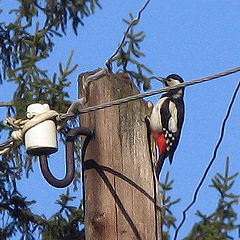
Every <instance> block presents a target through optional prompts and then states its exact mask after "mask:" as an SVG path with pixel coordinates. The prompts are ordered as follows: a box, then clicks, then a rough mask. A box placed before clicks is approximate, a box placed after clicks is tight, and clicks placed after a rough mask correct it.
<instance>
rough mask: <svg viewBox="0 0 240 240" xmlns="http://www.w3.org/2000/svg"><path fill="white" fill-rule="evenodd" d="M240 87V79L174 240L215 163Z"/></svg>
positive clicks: (175, 239)
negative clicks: (206, 164) (210, 157)
mask: <svg viewBox="0 0 240 240" xmlns="http://www.w3.org/2000/svg"><path fill="white" fill-rule="evenodd" d="M239 88H240V81H239V83H238V84H237V87H236V89H235V91H234V93H233V96H232V99H231V101H230V104H229V106H228V109H227V113H226V116H225V118H224V120H223V123H222V127H221V131H220V136H219V139H218V141H217V144H216V146H215V149H214V151H213V157H212V159H211V161H210V162H209V164H208V166H207V168H206V170H205V172H204V174H203V176H202V178H201V180H200V182H199V184H198V186H197V188H196V190H195V192H194V194H193V200H192V202H191V203H190V204H189V205H188V206H187V207H186V208H185V209H184V211H183V213H182V214H183V216H182V220H181V222H180V224H179V225H178V227H177V229H176V231H175V235H174V240H177V236H178V232H179V230H180V229H181V227H182V226H183V224H184V222H185V220H186V213H187V211H188V210H189V209H190V208H191V207H192V206H193V204H194V203H195V202H196V200H197V196H198V192H199V190H200V188H201V187H202V184H203V182H204V180H205V178H206V177H207V174H208V172H209V170H210V168H211V166H212V165H213V163H214V161H215V159H216V156H217V151H218V149H219V146H220V144H221V142H222V140H223V136H224V131H225V126H226V122H227V120H228V118H229V116H230V112H231V110H232V106H233V103H234V101H235V99H236V96H237V93H238V91H239Z"/></svg>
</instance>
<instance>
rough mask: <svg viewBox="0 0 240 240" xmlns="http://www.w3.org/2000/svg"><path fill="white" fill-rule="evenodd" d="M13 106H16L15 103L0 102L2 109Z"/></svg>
mask: <svg viewBox="0 0 240 240" xmlns="http://www.w3.org/2000/svg"><path fill="white" fill-rule="evenodd" d="M12 106H14V101H10V102H0V107H12Z"/></svg>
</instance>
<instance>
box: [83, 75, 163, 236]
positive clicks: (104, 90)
mask: <svg viewBox="0 0 240 240" xmlns="http://www.w3.org/2000/svg"><path fill="white" fill-rule="evenodd" d="M93 73H94V72H88V73H83V74H81V75H80V76H79V93H80V96H79V97H81V85H82V83H81V80H82V77H83V76H84V77H85V78H86V77H88V76H89V75H91V74H93ZM137 93H138V90H137V88H136V87H135V85H134V84H133V83H132V82H131V80H130V79H129V78H128V76H127V75H126V74H108V75H106V76H104V77H102V78H100V79H98V80H97V81H95V82H93V83H91V85H90V91H89V97H88V103H87V104H86V106H85V107H89V106H95V105H99V104H102V103H106V102H110V101H113V100H116V99H120V98H123V97H126V96H129V95H133V94H137ZM149 113H150V109H149V108H148V107H147V103H146V102H145V101H144V100H137V101H133V102H128V103H124V104H121V105H118V106H112V107H109V108H106V109H102V110H98V111H94V112H90V113H87V114H82V115H81V116H80V121H81V126H83V127H87V128H90V129H91V130H93V131H94V137H93V139H92V140H91V142H90V144H89V146H88V148H87V153H86V156H85V176H84V181H85V235H86V240H115V239H116V240H130V239H131V240H132V239H134V240H161V239H162V237H161V222H160V219H161V218H160V211H159V209H156V204H155V203H154V188H155V186H154V177H153V171H152V166H151V160H150V159H151V158H150V154H149V147H148V140H147V128H146V123H145V117H146V116H147V115H149ZM89 159H91V160H89ZM134 184H135V185H134ZM156 215H158V217H157V220H156Z"/></svg>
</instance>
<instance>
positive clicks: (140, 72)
mask: <svg viewBox="0 0 240 240" xmlns="http://www.w3.org/2000/svg"><path fill="white" fill-rule="evenodd" d="M129 16H130V20H126V19H123V21H124V22H125V23H126V24H128V26H129V27H130V25H131V24H132V21H133V16H132V14H131V13H130V14H129ZM134 26H135V24H133V25H132V27H130V31H129V33H128V34H127V35H126V40H125V41H124V42H123V45H122V47H121V48H120V50H119V51H118V54H117V55H116V56H115V57H114V58H113V59H112V62H114V61H116V63H117V66H118V67H119V66H121V67H122V69H123V71H124V72H127V73H129V75H130V76H131V77H132V78H133V79H134V80H135V81H136V83H137V85H138V86H139V87H140V85H141V84H143V89H144V90H148V89H149V88H150V78H148V77H147V76H146V75H144V72H147V73H150V74H152V71H151V70H150V69H149V68H147V67H146V66H145V65H144V64H142V63H140V62H139V61H137V60H136V59H138V58H140V57H144V56H145V54H144V53H143V52H141V51H140V43H141V42H143V40H144V38H145V34H144V32H143V31H140V32H137V33H134ZM129 65H130V66H131V67H135V68H136V70H130V69H131V68H130V69H129V68H128V67H129Z"/></svg>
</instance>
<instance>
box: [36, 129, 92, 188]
mask: <svg viewBox="0 0 240 240" xmlns="http://www.w3.org/2000/svg"><path fill="white" fill-rule="evenodd" d="M79 135H83V136H87V138H88V140H87V138H86V139H85V141H89V138H91V137H92V135H93V133H92V131H91V130H90V129H88V128H84V127H78V128H74V129H71V130H70V131H69V132H68V133H67V139H66V150H65V151H66V173H65V177H64V178H63V179H61V180H59V179H57V178H55V177H54V176H53V175H52V173H51V170H50V169H49V166H48V159H47V155H40V156H39V160H40V167H41V171H42V174H43V176H44V178H45V179H46V181H47V182H48V183H50V184H51V185H52V186H54V187H57V188H63V187H66V186H68V185H69V184H70V183H71V182H72V180H73V178H74V172H75V164H74V149H73V146H74V140H75V139H76V138H77V136H79ZM84 151H85V150H84Z"/></svg>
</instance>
